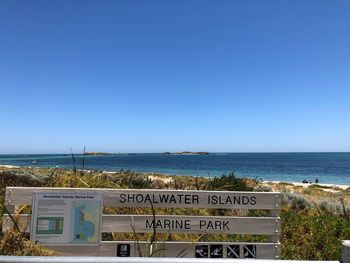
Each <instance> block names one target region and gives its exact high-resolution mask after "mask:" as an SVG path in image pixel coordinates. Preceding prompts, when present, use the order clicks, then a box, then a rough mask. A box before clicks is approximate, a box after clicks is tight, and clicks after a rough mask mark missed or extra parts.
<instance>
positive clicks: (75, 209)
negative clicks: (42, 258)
mask: <svg viewBox="0 0 350 263" xmlns="http://www.w3.org/2000/svg"><path fill="white" fill-rule="evenodd" d="M102 200H103V198H102V195H101V194H79V193H34V194H33V213H32V229H31V240H32V241H33V242H38V243H43V244H98V243H100V241H101V223H102V207H103V204H102Z"/></svg>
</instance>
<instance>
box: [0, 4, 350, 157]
mask: <svg viewBox="0 0 350 263" xmlns="http://www.w3.org/2000/svg"><path fill="white" fill-rule="evenodd" d="M349 14H350V1H348V0H344V1H342V0H339V1H334V0H327V1H324V0H308V1H305V0H285V1H281V0H275V1H274V0H267V1H261V0H256V1H250V0H241V1H238V0H237V1H232V0H229V1H221V0H219V1H217V0H211V1H206V0H198V1H193V0H176V1H164V0H159V1H152V0H149V1H141V0H140V1H132V0H123V1H118V0H113V1H97V0H96V1H85V0H84V1H70V0H69V1H68V0H66V1H64V0H59V1H58V0H57V1H46V0H45V1H35V0H31V1H17V0H2V1H0V120H1V124H0V152H1V153H47V152H48V153H56V152H68V151H70V148H73V150H74V151H81V150H82V148H83V147H84V146H85V145H86V146H87V150H91V151H94V150H96V151H97V150H100V151H112V152H162V151H180V150H192V151H199V150H201V151H226V152H251V151H253V152H254V151H258V152H270V151H350V15H349Z"/></svg>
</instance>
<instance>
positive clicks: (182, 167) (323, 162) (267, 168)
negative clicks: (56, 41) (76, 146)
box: [0, 153, 350, 184]
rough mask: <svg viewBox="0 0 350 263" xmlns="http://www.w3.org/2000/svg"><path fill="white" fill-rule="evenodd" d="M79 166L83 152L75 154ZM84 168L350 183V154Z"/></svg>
mask: <svg viewBox="0 0 350 263" xmlns="http://www.w3.org/2000/svg"><path fill="white" fill-rule="evenodd" d="M75 158H76V164H77V168H78V169H80V168H81V167H82V155H75ZM34 160H35V161H37V162H38V163H37V164H35V166H39V167H55V166H58V167H61V168H73V161H72V157H71V156H70V155H63V154H27V155H23V154H18V155H0V165H18V166H33V165H34V164H32V161H34ZM85 168H86V169H94V170H106V171H119V170H122V169H123V170H132V171H136V172H144V173H151V172H155V173H162V174H172V175H191V176H210V177H214V176H221V175H222V174H228V173H230V172H234V173H235V174H236V175H237V176H239V177H252V178H258V179H262V180H264V181H267V180H268V181H270V180H271V181H286V182H302V181H303V180H304V179H306V180H309V181H315V179H316V178H318V179H319V180H320V183H331V184H350V153H210V154H209V155H163V154H155V153H152V154H151V153H150V154H146V153H144V154H129V155H128V154H116V155H104V156H85Z"/></svg>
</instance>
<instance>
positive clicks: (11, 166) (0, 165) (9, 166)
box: [0, 164, 19, 168]
mask: <svg viewBox="0 0 350 263" xmlns="http://www.w3.org/2000/svg"><path fill="white" fill-rule="evenodd" d="M0 167H3V168H19V166H15V165H6V164H0Z"/></svg>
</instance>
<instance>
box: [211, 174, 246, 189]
mask: <svg viewBox="0 0 350 263" xmlns="http://www.w3.org/2000/svg"><path fill="white" fill-rule="evenodd" d="M208 190H223V191H253V187H250V186H248V185H247V182H246V181H245V179H243V178H238V177H236V176H235V174H234V173H230V174H228V175H226V174H224V175H222V176H221V177H215V178H214V179H213V180H212V181H210V182H209V184H208Z"/></svg>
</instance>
